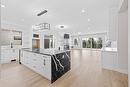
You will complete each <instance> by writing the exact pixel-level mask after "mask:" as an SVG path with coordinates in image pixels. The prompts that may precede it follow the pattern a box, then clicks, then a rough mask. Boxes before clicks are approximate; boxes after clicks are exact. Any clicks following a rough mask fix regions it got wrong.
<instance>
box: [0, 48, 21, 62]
mask: <svg viewBox="0 0 130 87" xmlns="http://www.w3.org/2000/svg"><path fill="white" fill-rule="evenodd" d="M18 58H19V49H13V48H12V49H1V64H4V63H9V62H11V60H14V59H15V60H17V59H18Z"/></svg>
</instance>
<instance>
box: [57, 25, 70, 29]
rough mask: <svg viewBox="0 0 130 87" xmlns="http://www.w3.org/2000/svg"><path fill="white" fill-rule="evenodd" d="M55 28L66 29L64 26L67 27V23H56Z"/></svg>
mask: <svg viewBox="0 0 130 87" xmlns="http://www.w3.org/2000/svg"><path fill="white" fill-rule="evenodd" d="M56 28H59V29H66V28H68V26H67V25H58V26H56Z"/></svg>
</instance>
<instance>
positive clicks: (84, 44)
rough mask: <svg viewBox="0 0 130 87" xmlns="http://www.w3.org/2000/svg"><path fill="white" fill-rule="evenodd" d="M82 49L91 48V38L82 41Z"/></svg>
mask: <svg viewBox="0 0 130 87" xmlns="http://www.w3.org/2000/svg"><path fill="white" fill-rule="evenodd" d="M82 48H91V38H83V39H82Z"/></svg>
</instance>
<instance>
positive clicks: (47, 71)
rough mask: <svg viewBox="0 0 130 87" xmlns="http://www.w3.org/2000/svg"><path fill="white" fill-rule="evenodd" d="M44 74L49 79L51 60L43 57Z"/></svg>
mask: <svg viewBox="0 0 130 87" xmlns="http://www.w3.org/2000/svg"><path fill="white" fill-rule="evenodd" d="M44 70H45V72H44V74H45V77H46V78H47V79H49V80H51V61H50V60H47V59H45V60H44Z"/></svg>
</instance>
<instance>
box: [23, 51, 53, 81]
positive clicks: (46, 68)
mask: <svg viewBox="0 0 130 87" xmlns="http://www.w3.org/2000/svg"><path fill="white" fill-rule="evenodd" d="M21 63H22V64H23V65H25V66H27V67H28V68H30V69H32V70H33V71H35V72H36V73H39V74H41V75H42V76H44V77H45V78H47V79H48V80H51V56H47V55H42V54H38V53H33V52H28V51H23V57H22V59H21Z"/></svg>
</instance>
